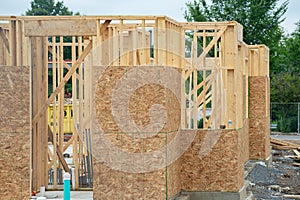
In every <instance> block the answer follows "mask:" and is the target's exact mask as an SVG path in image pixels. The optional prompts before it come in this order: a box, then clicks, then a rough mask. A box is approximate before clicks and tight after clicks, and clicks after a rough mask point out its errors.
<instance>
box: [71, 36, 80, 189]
mask: <svg viewBox="0 0 300 200" xmlns="http://www.w3.org/2000/svg"><path fill="white" fill-rule="evenodd" d="M75 62H76V37H75V36H73V37H72V66H73V65H74V63H75ZM76 75H77V73H74V74H73V75H72V110H73V119H72V120H73V127H72V130H73V132H72V136H73V137H74V139H73V145H72V147H73V149H72V150H73V162H74V165H75V169H74V170H75V177H72V179H73V178H74V179H75V189H77V188H79V177H78V165H79V163H78V134H77V129H76V123H77V122H78V121H77V120H76V116H77V79H76Z"/></svg>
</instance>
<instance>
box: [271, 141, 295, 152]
mask: <svg viewBox="0 0 300 200" xmlns="http://www.w3.org/2000/svg"><path fill="white" fill-rule="evenodd" d="M271 146H272V148H273V149H278V150H292V149H295V150H300V145H298V144H295V143H292V142H287V141H283V140H278V139H274V138H271Z"/></svg>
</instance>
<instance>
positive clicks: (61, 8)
mask: <svg viewBox="0 0 300 200" xmlns="http://www.w3.org/2000/svg"><path fill="white" fill-rule="evenodd" d="M30 4H31V8H30V9H28V10H27V11H26V15H28V16H40V15H46V16H47V15H48V16H51V15H52V16H56V15H73V12H72V11H70V10H69V9H68V8H67V7H66V6H65V5H64V4H63V2H62V1H58V2H56V3H55V1H54V0H33V1H32V2H31V3H30Z"/></svg>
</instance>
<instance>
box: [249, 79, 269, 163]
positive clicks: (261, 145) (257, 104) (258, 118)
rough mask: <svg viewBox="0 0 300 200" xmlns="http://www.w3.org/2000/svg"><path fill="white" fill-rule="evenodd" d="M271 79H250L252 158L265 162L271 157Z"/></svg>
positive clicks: (250, 142)
mask: <svg viewBox="0 0 300 200" xmlns="http://www.w3.org/2000/svg"><path fill="white" fill-rule="evenodd" d="M269 95H270V93H269V78H268V77H264V76H251V77H250V118H249V146H250V158H251V159H258V160H265V159H266V158H268V157H269V155H270V119H269V117H270V116H269V111H268V110H269V109H268V108H270V102H269Z"/></svg>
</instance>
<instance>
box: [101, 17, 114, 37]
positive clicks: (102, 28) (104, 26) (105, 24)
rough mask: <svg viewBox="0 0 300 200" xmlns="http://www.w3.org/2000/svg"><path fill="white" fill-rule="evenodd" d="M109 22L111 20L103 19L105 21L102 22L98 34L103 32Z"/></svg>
mask: <svg viewBox="0 0 300 200" xmlns="http://www.w3.org/2000/svg"><path fill="white" fill-rule="evenodd" d="M110 22H111V20H105V22H104V23H103V24H101V27H100V35H102V34H103V33H104V31H105V30H106V29H107V27H108V25H109V24H110Z"/></svg>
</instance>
